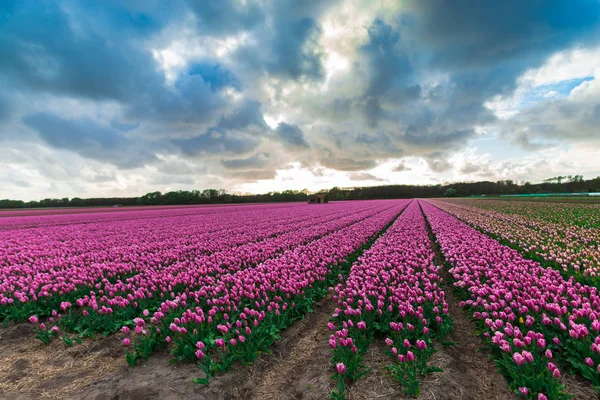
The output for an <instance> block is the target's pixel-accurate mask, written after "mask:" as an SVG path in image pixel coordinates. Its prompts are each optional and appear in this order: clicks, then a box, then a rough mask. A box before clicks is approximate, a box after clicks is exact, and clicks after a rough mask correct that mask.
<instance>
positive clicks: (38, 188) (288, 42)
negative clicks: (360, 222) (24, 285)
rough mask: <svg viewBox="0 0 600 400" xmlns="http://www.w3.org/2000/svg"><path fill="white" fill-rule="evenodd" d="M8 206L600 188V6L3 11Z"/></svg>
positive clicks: (171, 6)
mask: <svg viewBox="0 0 600 400" xmlns="http://www.w3.org/2000/svg"><path fill="white" fill-rule="evenodd" d="M0 88H1V90H0V198H18V199H25V200H31V199H39V198H44V197H74V196H79V197H91V196H113V195H118V196H121V195H132V196H133V195H141V194H144V193H146V192H149V191H154V190H160V191H168V190H176V189H196V188H197V189H204V188H209V187H210V188H224V189H227V190H229V191H239V192H265V191H270V190H284V189H303V188H308V189H311V190H315V189H320V188H330V187H332V186H336V185H337V186H356V185H375V184H385V183H439V182H447V181H455V180H482V179H491V180H498V179H513V180H517V181H526V180H527V181H532V182H538V181H541V180H543V179H545V178H548V177H551V176H555V175H558V174H576V173H578V174H579V173H580V174H583V175H584V176H585V177H588V178H589V177H594V176H596V175H600V157H599V156H598V154H600V153H599V152H600V1H598V0H577V1H574V0H546V1H542V0H530V1H522V0H507V1H498V0H485V1H484V0H478V1H467V0H461V1H459V0H456V1H445V0H427V1H423V0H404V1H400V0H395V1H392V0H389V1H388V0H380V1H367V0H319V1H317V0H302V1H297V0H218V1H217V0H215V1H213V0H195V1H194V0H188V1H177V2H171V1H169V2H165V1H159V0H128V1H125V0H123V1H116V0H102V1H100V0H98V1H93V0H85V1H84V0H80V1H71V0H64V1H63V0H59V1H51V0H32V1H30V0H3V1H1V2H0Z"/></svg>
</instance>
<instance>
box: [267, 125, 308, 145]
mask: <svg viewBox="0 0 600 400" xmlns="http://www.w3.org/2000/svg"><path fill="white" fill-rule="evenodd" d="M275 133H276V134H277V137H278V138H279V139H280V140H281V141H282V142H283V144H284V146H286V147H289V148H296V149H297V148H304V149H308V148H310V146H309V144H308V143H307V142H306V139H305V138H304V133H303V132H302V129H300V128H298V127H297V126H296V125H293V124H286V123H285V122H280V123H279V125H277V128H276V129H275Z"/></svg>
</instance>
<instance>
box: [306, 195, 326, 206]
mask: <svg viewBox="0 0 600 400" xmlns="http://www.w3.org/2000/svg"><path fill="white" fill-rule="evenodd" d="M328 202H329V201H328V200H327V196H325V195H323V194H313V195H311V196H309V197H308V204H325V203H328Z"/></svg>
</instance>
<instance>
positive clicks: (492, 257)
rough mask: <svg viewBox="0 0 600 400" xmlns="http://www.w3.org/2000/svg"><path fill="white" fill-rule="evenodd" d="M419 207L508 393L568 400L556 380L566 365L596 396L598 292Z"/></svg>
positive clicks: (599, 361) (443, 215) (438, 211)
mask: <svg viewBox="0 0 600 400" xmlns="http://www.w3.org/2000/svg"><path fill="white" fill-rule="evenodd" d="M432 203H433V202H432ZM435 204H439V202H435ZM422 207H423V211H424V212H425V215H426V217H427V220H428V221H429V223H430V225H431V229H432V231H433V233H434V234H435V236H436V239H437V242H438V244H439V246H440V250H441V252H442V253H443V255H444V257H445V259H446V262H447V263H448V264H449V267H450V273H451V275H452V277H453V280H454V286H455V287H456V288H457V291H458V292H459V293H460V294H461V295H462V297H463V299H464V301H462V302H461V303H460V305H461V306H462V307H464V308H466V309H468V310H470V311H472V312H473V317H474V318H475V319H476V321H477V323H478V326H479V328H480V329H481V331H482V332H483V335H484V336H485V337H486V338H487V341H488V342H489V344H490V346H491V348H492V351H493V355H494V357H495V358H496V360H497V364H498V366H499V367H500V370H501V372H503V373H504V375H505V376H507V378H508V380H509V381H510V382H511V387H512V389H513V390H515V391H516V392H517V393H520V394H521V395H522V396H523V397H525V398H530V399H533V398H537V399H546V398H552V399H566V398H568V395H567V394H566V393H565V388H564V387H563V385H562V384H561V383H560V381H559V379H558V378H559V377H560V374H561V372H560V368H564V367H568V368H569V369H570V370H571V371H574V372H577V373H579V374H581V375H582V376H583V377H585V378H586V379H588V380H590V381H591V383H592V384H593V385H594V387H595V388H596V389H597V390H599V393H600V336H599V334H600V320H599V319H598V318H599V317H600V292H599V291H598V289H597V288H596V287H591V286H587V285H582V284H580V283H578V282H575V281H574V279H573V278H570V279H568V280H567V279H564V278H563V277H562V276H561V275H560V273H559V272H558V271H556V270H554V269H552V268H544V267H542V266H541V265H540V264H539V263H538V262H535V261H532V260H528V259H525V258H524V257H523V256H522V255H521V254H520V253H518V252H517V251H515V250H513V249H511V248H509V247H507V246H503V245H501V244H500V243H499V242H497V241H496V240H494V239H492V238H490V237H488V236H487V235H485V234H483V233H481V232H478V231H477V230H475V229H473V228H472V227H470V226H469V225H467V224H465V223H463V222H461V221H459V220H458V219H456V218H454V217H453V216H451V215H449V214H447V213H446V212H444V211H442V210H441V209H439V208H436V207H435V206H433V205H431V204H429V203H428V202H422ZM559 367H560V368H559Z"/></svg>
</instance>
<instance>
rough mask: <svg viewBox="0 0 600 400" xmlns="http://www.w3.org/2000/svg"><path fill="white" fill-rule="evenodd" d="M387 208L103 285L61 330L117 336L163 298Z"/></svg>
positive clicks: (304, 226) (304, 225)
mask: <svg viewBox="0 0 600 400" xmlns="http://www.w3.org/2000/svg"><path fill="white" fill-rule="evenodd" d="M390 207H391V204H389V203H385V202H384V203H380V204H379V205H378V206H377V207H375V208H368V209H366V210H362V211H359V210H356V212H354V213H352V214H351V215H345V214H348V210H347V209H345V210H344V212H343V214H344V215H343V217H340V216H339V214H336V215H335V219H331V218H332V216H328V217H327V218H322V219H321V221H319V220H316V219H309V220H305V221H302V222H301V223H297V224H295V226H294V230H293V231H291V232H287V233H285V234H282V235H279V236H275V237H269V238H268V239H265V240H262V241H260V242H250V243H247V244H245V245H241V246H238V247H233V248H230V249H227V250H224V251H220V252H216V253H212V254H210V255H204V256H200V257H196V258H195V259H192V260H182V261H178V262H175V263H173V264H172V265H170V266H168V267H166V268H161V269H153V268H148V269H146V270H144V271H141V272H140V273H139V274H137V275H135V276H133V277H130V278H128V279H126V280H125V281H121V280H117V281H116V282H114V283H112V282H103V285H102V287H101V290H98V293H99V294H101V295H100V296H97V295H96V293H95V291H93V292H90V294H88V295H85V296H82V297H80V298H78V299H76V300H75V301H74V303H75V305H76V307H74V310H73V311H72V312H69V313H67V314H66V315H64V316H63V318H61V320H60V327H61V328H63V329H65V330H67V331H75V332H83V331H91V332H101V333H104V334H107V333H112V332H115V331H116V330H117V329H118V328H119V327H121V325H123V324H124V323H126V322H127V321H131V320H132V319H133V318H135V317H137V316H139V315H140V314H141V313H142V312H143V311H144V310H146V311H148V312H154V311H156V310H157V309H158V307H160V305H161V303H162V302H164V300H165V296H167V297H168V296H171V297H175V296H177V295H178V294H181V293H186V292H189V291H194V290H196V289H199V288H202V287H204V286H207V285H216V284H218V283H219V282H220V281H221V280H223V279H228V276H230V275H231V274H235V273H236V272H238V271H240V270H243V269H246V268H252V267H253V266H256V265H258V264H260V263H261V262H264V261H266V260H269V259H273V258H276V257H277V256H278V255H281V254H283V253H284V252H285V251H289V250H292V249H294V248H296V247H298V246H300V245H303V244H306V243H309V242H311V241H314V240H316V239H318V238H319V237H323V236H327V235H329V234H331V233H333V232H336V231H339V230H341V229H343V228H345V227H347V226H350V225H353V224H356V223H359V222H360V221H362V220H365V219H369V218H372V217H373V216H375V215H377V214H380V213H381V212H383V211H385V210H388V209H389V208H390Z"/></svg>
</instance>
